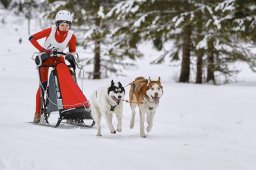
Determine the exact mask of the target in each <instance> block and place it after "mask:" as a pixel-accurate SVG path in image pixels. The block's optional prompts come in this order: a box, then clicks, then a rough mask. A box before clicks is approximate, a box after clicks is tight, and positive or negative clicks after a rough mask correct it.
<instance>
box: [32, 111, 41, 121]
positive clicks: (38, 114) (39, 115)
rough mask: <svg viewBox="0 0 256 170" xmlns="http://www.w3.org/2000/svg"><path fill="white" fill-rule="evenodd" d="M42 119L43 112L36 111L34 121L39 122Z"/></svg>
mask: <svg viewBox="0 0 256 170" xmlns="http://www.w3.org/2000/svg"><path fill="white" fill-rule="evenodd" d="M40 119H41V114H40V113H35V116H34V121H33V123H39V122H40Z"/></svg>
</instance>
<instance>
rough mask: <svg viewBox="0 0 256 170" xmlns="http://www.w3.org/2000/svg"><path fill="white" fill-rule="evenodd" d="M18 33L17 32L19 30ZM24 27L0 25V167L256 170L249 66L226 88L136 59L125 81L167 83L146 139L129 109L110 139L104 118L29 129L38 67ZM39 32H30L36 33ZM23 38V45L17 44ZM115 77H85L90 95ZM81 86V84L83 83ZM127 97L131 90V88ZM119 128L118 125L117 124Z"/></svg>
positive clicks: (255, 87)
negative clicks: (90, 123)
mask: <svg viewBox="0 0 256 170" xmlns="http://www.w3.org/2000/svg"><path fill="white" fill-rule="evenodd" d="M15 28H18V30H17V31H15ZM26 31H27V28H26V25H24V26H23V25H22V24H21V25H20V26H17V25H16V26H15V24H14V23H11V25H10V24H7V25H6V24H5V25H3V24H2V23H1V27H0V37H1V41H0V47H1V50H0V80H1V81H0V82H1V83H0V169H1V170H46V169H47V170H56V169H60V170H70V169H72V170H81V169H87V170H120V169H121V170H156V169H160V170H255V169H256V162H255V160H256V145H255V144H256V130H255V122H256V105H255V99H256V79H255V78H256V76H255V74H253V73H251V72H250V71H249V69H248V67H244V69H243V70H242V72H241V74H239V76H238V80H240V81H239V82H238V83H234V84H230V85H222V86H213V85H195V84H179V83H176V82H175V81H174V80H173V79H175V76H176V77H177V70H176V71H175V69H174V68H172V67H170V66H168V65H153V66H152V65H150V64H149V62H150V60H152V59H153V58H152V55H154V52H153V51H152V48H151V47H149V46H148V45H145V46H142V47H141V48H142V49H143V50H144V53H145V54H146V56H147V57H145V58H143V59H141V60H138V61H137V62H136V64H137V65H138V68H137V69H136V70H132V71H127V74H128V76H127V77H112V79H114V80H119V81H121V82H122V83H123V85H127V84H128V83H129V82H131V81H132V80H133V79H134V78H135V77H137V76H145V77H148V76H151V77H152V79H156V78H157V77H158V76H160V77H161V78H162V81H163V87H164V94H163V97H162V98H161V100H160V105H159V108H158V110H157V112H156V117H155V121H154V126H153V129H152V131H151V133H150V134H148V136H147V138H141V137H140V136H139V121H138V114H137V115H136V121H135V128H134V129H130V128H129V120H130V116H131V111H130V108H129V105H128V104H127V103H125V104H124V114H123V115H124V116H123V131H122V132H121V133H117V134H111V133H110V132H109V130H108V127H107V124H106V121H105V120H104V119H103V120H102V135H103V136H102V137H97V136H96V128H95V127H94V128H90V129H88V128H78V127H66V128H65V127H63V126H61V127H59V128H50V127H41V126H36V125H32V124H29V123H28V122H30V121H32V119H33V116H34V110H35V94H36V90H37V87H38V77H37V70H36V68H35V65H34V62H33V61H32V60H31V55H32V54H33V52H35V51H36V50H35V48H34V47H33V46H32V45H31V44H30V42H29V41H28V35H27V32H26ZM36 31H38V29H36V27H35V28H33V32H36ZM20 37H22V38H23V42H22V44H19V43H18V40H19V38H20ZM110 81H111V79H103V80H83V90H84V93H85V95H86V96H87V97H88V98H89V97H90V95H91V94H92V92H93V91H94V90H95V89H96V88H98V87H101V86H108V85H109V84H110ZM78 83H79V85H81V80H79V81H78ZM126 91H127V92H126V99H127V98H128V97H127V96H128V91H129V87H126ZM114 122H115V123H116V121H114Z"/></svg>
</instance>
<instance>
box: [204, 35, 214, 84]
mask: <svg viewBox="0 0 256 170" xmlns="http://www.w3.org/2000/svg"><path fill="white" fill-rule="evenodd" d="M206 81H207V82H210V81H212V82H213V83H214V84H216V82H215V77H214V46H213V40H212V39H211V40H209V41H208V49H207V78H206Z"/></svg>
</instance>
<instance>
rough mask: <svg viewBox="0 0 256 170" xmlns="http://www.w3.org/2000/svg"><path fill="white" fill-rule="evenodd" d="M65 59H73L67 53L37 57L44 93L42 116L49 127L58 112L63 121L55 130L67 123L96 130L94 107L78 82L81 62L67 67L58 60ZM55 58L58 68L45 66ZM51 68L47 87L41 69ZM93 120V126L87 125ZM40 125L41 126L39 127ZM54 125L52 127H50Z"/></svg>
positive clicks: (50, 65)
mask: <svg viewBox="0 0 256 170" xmlns="http://www.w3.org/2000/svg"><path fill="white" fill-rule="evenodd" d="M59 55H63V56H65V59H68V57H69V59H70V56H68V55H67V54H66V53H63V52H56V51H54V52H53V54H51V55H48V54H46V53H45V54H44V55H37V56H36V58H35V59H34V60H35V63H36V65H37V69H38V75H39V82H40V91H41V114H42V115H43V116H44V119H45V122H46V124H49V121H48V119H49V117H50V115H51V113H53V112H58V114H59V117H58V121H57V122H56V124H55V125H53V127H58V126H59V125H60V124H61V123H62V121H63V120H67V121H70V120H71V121H72V122H74V123H73V125H74V126H82V127H93V126H94V124H95V122H94V120H93V118H92V116H91V109H90V103H89V101H88V100H87V98H86V97H85V95H84V94H83V92H82V91H81V89H80V88H79V86H78V84H77V81H76V72H75V71H76V66H78V65H77V62H75V61H76V60H75V59H74V60H73V61H74V62H70V60H68V61H69V62H70V65H66V64H65V63H63V62H60V60H58V58H59V57H58V56H59ZM53 57H57V58H55V59H56V60H54V61H56V62H55V63H54V64H45V63H47V62H46V61H47V60H49V59H51V60H52V59H53ZM41 67H50V68H51V69H49V76H48V81H47V85H43V84H42V82H41V77H40V68H41ZM85 119H88V120H92V123H91V124H90V125H87V124H85V123H84V120H85ZM39 124H40V123H39ZM49 125H50V124H49Z"/></svg>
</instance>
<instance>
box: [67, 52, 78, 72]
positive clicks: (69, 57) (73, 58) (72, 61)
mask: <svg viewBox="0 0 256 170" xmlns="http://www.w3.org/2000/svg"><path fill="white" fill-rule="evenodd" d="M65 59H66V60H67V61H68V62H69V63H70V65H71V67H72V68H73V69H76V61H75V57H74V56H73V55H72V54H68V55H66V56H65Z"/></svg>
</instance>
